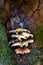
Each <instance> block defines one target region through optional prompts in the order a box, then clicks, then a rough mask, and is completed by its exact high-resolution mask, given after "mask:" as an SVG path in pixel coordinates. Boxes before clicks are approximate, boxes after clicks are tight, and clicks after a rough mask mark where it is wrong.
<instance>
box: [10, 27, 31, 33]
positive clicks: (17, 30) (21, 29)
mask: <svg viewBox="0 0 43 65" xmlns="http://www.w3.org/2000/svg"><path fill="white" fill-rule="evenodd" d="M19 31H22V32H23V31H27V32H29V33H30V31H29V30H27V29H23V28H17V29H16V30H10V31H9V32H10V33H12V32H19Z"/></svg>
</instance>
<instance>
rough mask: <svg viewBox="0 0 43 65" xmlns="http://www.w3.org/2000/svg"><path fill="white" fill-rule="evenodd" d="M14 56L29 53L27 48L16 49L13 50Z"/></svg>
mask: <svg viewBox="0 0 43 65" xmlns="http://www.w3.org/2000/svg"><path fill="white" fill-rule="evenodd" d="M15 52H16V54H25V53H30V50H29V49H28V48H23V49H22V48H17V49H16V50H15Z"/></svg>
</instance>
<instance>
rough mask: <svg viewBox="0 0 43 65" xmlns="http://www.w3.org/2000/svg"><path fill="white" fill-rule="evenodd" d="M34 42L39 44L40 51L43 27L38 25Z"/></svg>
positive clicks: (42, 42)
mask: <svg viewBox="0 0 43 65" xmlns="http://www.w3.org/2000/svg"><path fill="white" fill-rule="evenodd" d="M35 41H36V42H38V43H39V46H40V48H41V49H43V25H41V24H39V25H37V27H36V31H35Z"/></svg>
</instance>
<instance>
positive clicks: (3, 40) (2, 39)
mask: <svg viewBox="0 0 43 65" xmlns="http://www.w3.org/2000/svg"><path fill="white" fill-rule="evenodd" d="M10 51H11V50H10V49H9V45H8V38H7V34H6V30H5V27H4V26H3V25H2V24H0V64H3V65H10V64H11V65H16V62H14V63H13V62H11V61H12V59H11V54H10ZM14 61H15V60H14Z"/></svg>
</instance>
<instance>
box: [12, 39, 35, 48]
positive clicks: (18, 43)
mask: <svg viewBox="0 0 43 65" xmlns="http://www.w3.org/2000/svg"><path fill="white" fill-rule="evenodd" d="M33 42H34V40H31V39H30V40H26V41H18V42H14V43H13V44H12V45H11V47H15V46H20V47H23V46H26V47H27V46H28V44H29V43H33Z"/></svg>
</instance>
